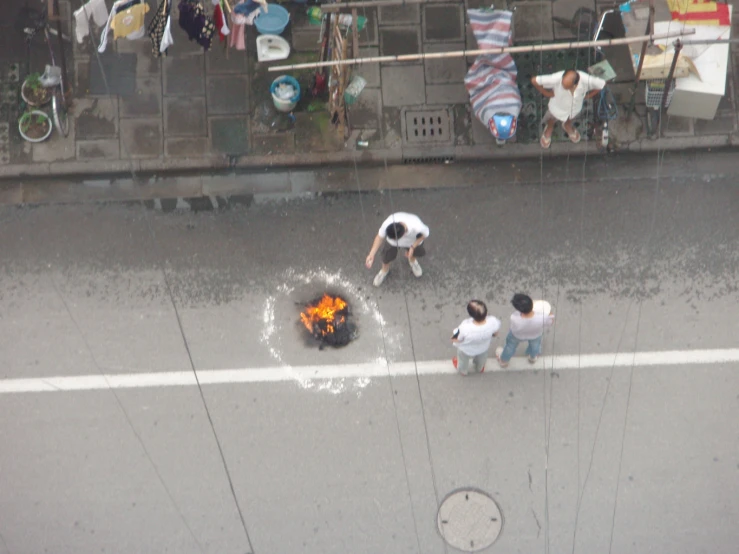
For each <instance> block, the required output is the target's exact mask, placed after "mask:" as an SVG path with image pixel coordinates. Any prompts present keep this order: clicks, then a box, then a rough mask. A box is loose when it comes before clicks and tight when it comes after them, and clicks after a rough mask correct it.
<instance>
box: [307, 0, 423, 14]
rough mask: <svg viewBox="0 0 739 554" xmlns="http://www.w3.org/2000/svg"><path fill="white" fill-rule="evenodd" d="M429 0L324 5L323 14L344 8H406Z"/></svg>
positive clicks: (395, 0) (372, 0) (377, 0)
mask: <svg viewBox="0 0 739 554" xmlns="http://www.w3.org/2000/svg"><path fill="white" fill-rule="evenodd" d="M426 2H428V0H368V1H367V2H336V3H334V4H322V5H321V11H322V12H338V11H339V10H343V9H344V8H374V7H377V6H405V5H406V4H425V3H426Z"/></svg>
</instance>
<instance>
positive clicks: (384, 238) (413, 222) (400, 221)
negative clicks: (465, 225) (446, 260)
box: [364, 212, 429, 287]
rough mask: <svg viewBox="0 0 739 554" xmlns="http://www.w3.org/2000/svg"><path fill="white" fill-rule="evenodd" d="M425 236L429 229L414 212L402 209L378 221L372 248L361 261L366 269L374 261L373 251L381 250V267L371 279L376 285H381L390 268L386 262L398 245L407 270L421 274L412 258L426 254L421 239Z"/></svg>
mask: <svg viewBox="0 0 739 554" xmlns="http://www.w3.org/2000/svg"><path fill="white" fill-rule="evenodd" d="M428 236H429V228H428V227H427V226H426V225H425V224H424V223H423V221H421V219H420V218H419V217H418V216H417V215H413V214H409V213H406V212H397V213H394V214H392V215H391V216H390V217H388V218H387V219H386V220H385V221H383V222H382V225H381V226H380V230H379V231H378V232H377V236H376V237H375V240H374V242H373V243H372V248H370V252H369V254H368V255H367V259H366V260H365V262H364V264H365V265H366V266H367V269H370V268H372V264H373V263H374V261H375V254H377V252H378V251H379V250H380V247H381V246H383V244H384V247H383V249H382V268H381V269H380V271H379V273H378V274H377V275H376V276H375V280H374V281H373V282H372V283H373V284H374V285H375V286H376V287H379V286H380V285H382V282H383V281H384V280H385V277H387V274H388V272H389V271H390V264H391V263H392V261H393V260H395V258H396V257H397V256H398V248H407V251H406V253H405V257H406V258H408V263H409V264H410V266H411V271H413V275H415V276H416V277H420V276H421V275H423V270H422V269H421V264H419V263H418V260H417V259H416V258H422V257H423V256H425V255H426V250H425V248H424V247H423V241H424V240H426V239H427V238H428Z"/></svg>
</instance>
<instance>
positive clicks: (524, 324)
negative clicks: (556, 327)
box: [495, 294, 554, 368]
mask: <svg viewBox="0 0 739 554" xmlns="http://www.w3.org/2000/svg"><path fill="white" fill-rule="evenodd" d="M511 304H513V307H514V308H515V309H516V311H515V312H513V313H512V314H511V328H510V329H509V330H508V336H507V337H506V339H505V348H497V349H496V350H495V356H496V357H497V358H498V363H499V364H500V367H504V368H505V367H508V362H509V361H510V360H511V358H512V357H513V355H514V354H515V353H516V348H518V345H519V343H521V342H522V341H528V343H529V346H528V348H526V355H527V356H528V358H529V363H532V364H533V363H536V359H537V358H538V357H539V354H540V353H541V339H542V336H543V335H544V329H545V328H546V327H549V326H551V325H552V323H554V314H551V313H550V314H545V313H542V312H535V311H534V301H533V300H531V297H530V296H527V295H525V294H514V295H513V300H511Z"/></svg>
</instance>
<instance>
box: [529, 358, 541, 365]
mask: <svg viewBox="0 0 739 554" xmlns="http://www.w3.org/2000/svg"><path fill="white" fill-rule="evenodd" d="M538 358H539V356H529V363H530V364H535V363H536V360H537V359H538Z"/></svg>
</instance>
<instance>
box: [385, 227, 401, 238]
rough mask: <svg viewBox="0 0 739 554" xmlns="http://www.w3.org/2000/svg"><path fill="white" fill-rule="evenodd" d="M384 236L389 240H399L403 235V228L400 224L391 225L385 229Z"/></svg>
mask: <svg viewBox="0 0 739 554" xmlns="http://www.w3.org/2000/svg"><path fill="white" fill-rule="evenodd" d="M385 234H386V235H387V236H388V237H390V238H391V239H396V240H397V239H399V238H400V237H402V236H403V235H405V227H404V226H403V224H402V223H391V224H390V225H388V226H387V227H385Z"/></svg>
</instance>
